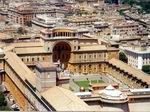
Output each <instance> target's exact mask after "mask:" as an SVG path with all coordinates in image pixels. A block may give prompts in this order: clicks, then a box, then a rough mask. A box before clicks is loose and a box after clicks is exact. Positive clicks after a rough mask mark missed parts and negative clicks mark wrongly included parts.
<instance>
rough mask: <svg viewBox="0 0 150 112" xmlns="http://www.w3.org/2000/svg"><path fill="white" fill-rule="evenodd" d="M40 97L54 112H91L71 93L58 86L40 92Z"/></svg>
mask: <svg viewBox="0 0 150 112" xmlns="http://www.w3.org/2000/svg"><path fill="white" fill-rule="evenodd" d="M41 95H42V96H43V98H44V99H46V100H47V102H48V103H49V104H50V105H51V106H52V107H53V108H54V109H55V110H56V111H92V110H90V107H89V106H88V105H87V104H86V103H85V102H84V101H82V100H81V99H80V98H78V97H77V96H76V95H75V94H74V93H73V92H71V91H70V90H67V89H63V88H60V87H58V86H55V87H53V88H50V89H49V90H47V91H45V92H42V93H41Z"/></svg>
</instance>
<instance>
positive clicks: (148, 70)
mask: <svg viewBox="0 0 150 112" xmlns="http://www.w3.org/2000/svg"><path fill="white" fill-rule="evenodd" d="M142 71H143V72H145V73H147V74H150V65H143V66H142Z"/></svg>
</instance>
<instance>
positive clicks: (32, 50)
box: [15, 47, 47, 54]
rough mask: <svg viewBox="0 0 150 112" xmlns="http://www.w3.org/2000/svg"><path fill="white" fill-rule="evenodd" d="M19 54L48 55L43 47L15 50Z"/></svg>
mask: <svg viewBox="0 0 150 112" xmlns="http://www.w3.org/2000/svg"><path fill="white" fill-rule="evenodd" d="M15 53H17V54H33V53H47V52H46V50H45V49H44V48H43V47H25V48H23V47H22V48H15Z"/></svg>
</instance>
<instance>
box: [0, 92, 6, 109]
mask: <svg viewBox="0 0 150 112" xmlns="http://www.w3.org/2000/svg"><path fill="white" fill-rule="evenodd" d="M6 105H7V102H6V100H5V97H4V95H3V94H2V93H0V107H1V106H6Z"/></svg>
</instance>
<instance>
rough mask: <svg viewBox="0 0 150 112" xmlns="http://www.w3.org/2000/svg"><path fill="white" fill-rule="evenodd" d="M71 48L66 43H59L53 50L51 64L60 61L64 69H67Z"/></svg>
mask: <svg viewBox="0 0 150 112" xmlns="http://www.w3.org/2000/svg"><path fill="white" fill-rule="evenodd" d="M70 52H71V47H70V45H69V44H68V43H66V42H59V43H57V44H56V45H55V46H54V48H53V62H58V61H60V63H61V64H64V68H66V67H67V63H68V61H69V59H70Z"/></svg>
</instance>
